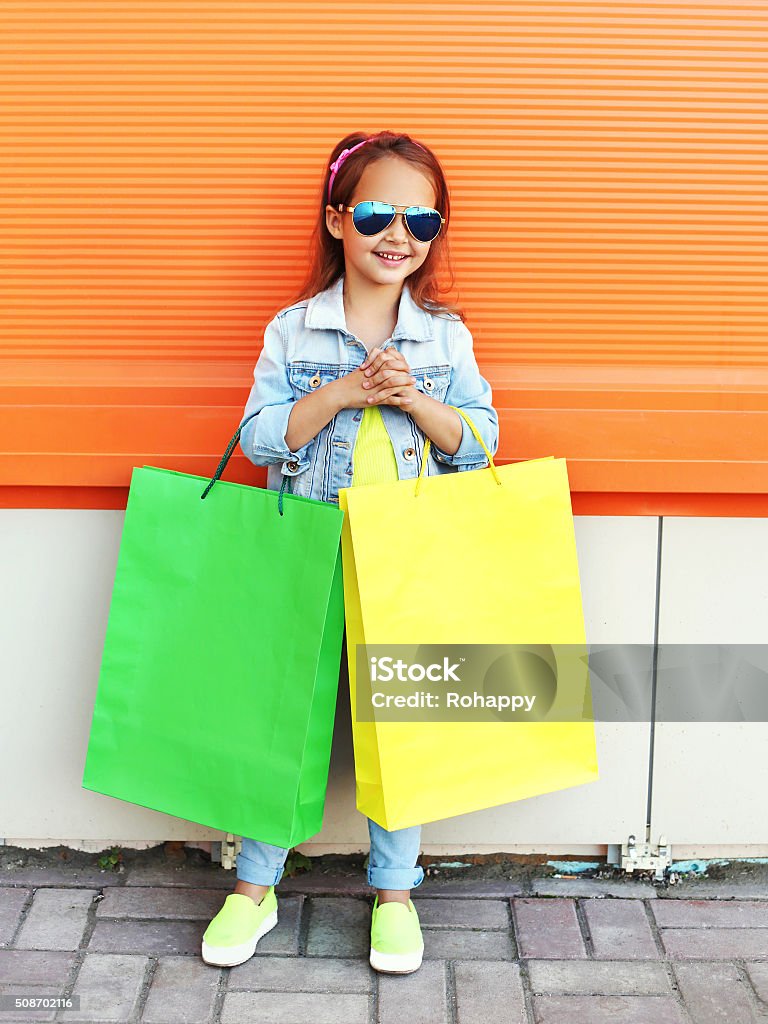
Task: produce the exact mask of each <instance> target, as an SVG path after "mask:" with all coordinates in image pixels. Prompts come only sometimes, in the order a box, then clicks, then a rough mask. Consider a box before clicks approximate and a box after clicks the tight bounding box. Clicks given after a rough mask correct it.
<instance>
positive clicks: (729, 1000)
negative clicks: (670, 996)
mask: <svg viewBox="0 0 768 1024" xmlns="http://www.w3.org/2000/svg"><path fill="white" fill-rule="evenodd" d="M674 970H675V975H676V977H677V982H678V985H679V986H680V992H681V995H682V997H683V1001H684V1002H685V1006H686V1009H687V1010H688V1012H689V1013H690V1015H691V1018H692V1019H693V1020H694V1021H696V1024H733V1022H734V1021H738V1024H758V1022H763V1024H764V1022H765V1020H766V1017H765V1015H764V1014H762V1013H760V1012H759V1010H758V1009H757V1004H756V1002H755V997H754V995H753V993H752V991H751V989H750V986H749V983H748V982H747V981H745V980H744V978H743V977H742V975H741V974H740V973H739V971H738V969H737V967H736V965H735V964H675V967H674Z"/></svg>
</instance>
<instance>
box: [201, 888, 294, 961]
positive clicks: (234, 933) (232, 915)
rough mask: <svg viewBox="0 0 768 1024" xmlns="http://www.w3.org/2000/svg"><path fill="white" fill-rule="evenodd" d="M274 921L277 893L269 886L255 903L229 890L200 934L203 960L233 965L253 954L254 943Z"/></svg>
mask: <svg viewBox="0 0 768 1024" xmlns="http://www.w3.org/2000/svg"><path fill="white" fill-rule="evenodd" d="M276 924H277V897H276V896H275V887H274V886H270V888H269V890H268V891H267V892H266V893H265V894H264V898H263V899H262V901H261V903H259V904H258V905H257V904H256V903H254V901H253V900H252V899H251V897H250V896H246V895H245V894H244V893H241V892H231V893H230V894H229V896H227V898H226V899H225V900H224V906H223V907H222V908H221V910H220V911H219V912H218V914H217V915H216V917H214V919H213V920H212V921H211V923H210V924H209V925H208V927H207V928H206V930H205V934H204V935H203V948H202V953H203V960H204V961H205V962H206V963H207V964H211V965H212V966H214V967H236V966H237V965H238V964H242V963H245V961H246V960H248V959H250V957H252V956H253V954H254V951H255V949H256V943H257V942H258V941H259V939H260V938H261V937H262V935H266V934H267V932H268V931H271V930H272V929H273V928H274V927H275V925H276Z"/></svg>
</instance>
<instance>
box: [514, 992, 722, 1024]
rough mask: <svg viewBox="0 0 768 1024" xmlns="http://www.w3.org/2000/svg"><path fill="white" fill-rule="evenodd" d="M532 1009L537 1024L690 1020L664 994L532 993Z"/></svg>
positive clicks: (664, 1023) (640, 1023) (636, 1023)
mask: <svg viewBox="0 0 768 1024" xmlns="http://www.w3.org/2000/svg"><path fill="white" fill-rule="evenodd" d="M533 1011H534V1020H535V1021H536V1024H690V1018H689V1017H687V1016H686V1015H685V1014H684V1012H683V1010H681V1009H680V1007H679V1006H678V1004H677V1003H676V1002H675V1001H674V999H672V998H666V997H665V996H534V997H533ZM695 1024H701V1022H699V1021H696V1022H695ZM732 1024H736V1022H735V1021H734V1022H732Z"/></svg>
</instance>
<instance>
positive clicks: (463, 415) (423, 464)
mask: <svg viewBox="0 0 768 1024" xmlns="http://www.w3.org/2000/svg"><path fill="white" fill-rule="evenodd" d="M448 408H449V409H455V410H456V412H457V413H458V414H459V416H461V418H462V419H464V420H466V421H467V424H468V426H469V429H470V430H471V431H472V433H473V434H474V435H475V437H476V438H477V440H478V441H479V442H480V445H481V447H482V449H483V451H484V452H485V454H486V455H487V456H488V466H489V468H490V470H491V472H492V473H493V478H494V480H495V481H496V483H497V484H498V485H499V487H501V480H500V479H499V474H498V472H497V471H496V465H495V463H494V461H493V456H492V455H491V453H490V452H489V451H488V449H487V448H486V447H485V441H483V439H482V437H480V434H479V433H478V431H477V427H476V426H475V424H474V423H473V422H472V420H471V419H470V418H469V416H467V414H466V413H465V412H462V410H461V409H457V408H456V406H455V405H449V406H448ZM431 445H432V442H431V440H430V439H429V438H427V440H426V443H425V445H424V458H423V459H422V460H421V469H420V470H419V476H418V479H417V480H416V490H415V491H414V497H416V495H417V494H418V493H419V487H420V486H421V478H422V476H423V474H424V469H425V467H426V465H427V456H428V455H429V449H430V447H431Z"/></svg>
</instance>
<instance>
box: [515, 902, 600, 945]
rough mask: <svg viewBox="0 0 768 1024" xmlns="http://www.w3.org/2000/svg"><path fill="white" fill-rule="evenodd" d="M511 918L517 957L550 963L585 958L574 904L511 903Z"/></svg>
mask: <svg viewBox="0 0 768 1024" xmlns="http://www.w3.org/2000/svg"><path fill="white" fill-rule="evenodd" d="M512 916H513V919H514V922H515V934H516V936H517V941H518V945H519V947H520V956H522V957H536V958H539V959H544V958H546V959H552V960H564V959H570V958H571V957H586V955H587V951H586V949H585V948H584V940H583V939H582V937H581V930H580V928H579V922H578V920H577V918H576V904H575V903H574V901H573V900H570V899H564V898H562V899H561V898H559V897H554V898H552V899H514V900H512Z"/></svg>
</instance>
